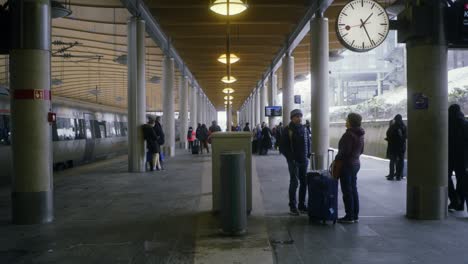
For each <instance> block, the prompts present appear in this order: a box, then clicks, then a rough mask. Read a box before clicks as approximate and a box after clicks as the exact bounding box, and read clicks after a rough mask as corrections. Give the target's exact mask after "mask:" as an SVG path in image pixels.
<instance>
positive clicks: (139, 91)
mask: <svg viewBox="0 0 468 264" xmlns="http://www.w3.org/2000/svg"><path fill="white" fill-rule="evenodd" d="M145 34H146V32H145V21H143V20H141V19H139V18H136V17H132V18H131V19H130V21H129V22H128V53H127V54H128V63H127V67H128V170H129V171H130V172H144V171H145V144H144V138H143V131H142V130H141V126H142V125H143V124H145V123H146V78H145V54H146V53H145Z"/></svg>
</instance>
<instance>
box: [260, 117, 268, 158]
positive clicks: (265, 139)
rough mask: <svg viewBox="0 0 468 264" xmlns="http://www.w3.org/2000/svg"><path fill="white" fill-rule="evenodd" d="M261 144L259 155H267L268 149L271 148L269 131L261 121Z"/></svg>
mask: <svg viewBox="0 0 468 264" xmlns="http://www.w3.org/2000/svg"><path fill="white" fill-rule="evenodd" d="M261 141H262V144H261V149H260V155H267V154H268V150H269V149H271V131H270V128H269V127H268V126H267V125H266V123H265V122H263V123H262V140H261Z"/></svg>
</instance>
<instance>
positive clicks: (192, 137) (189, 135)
mask: <svg viewBox="0 0 468 264" xmlns="http://www.w3.org/2000/svg"><path fill="white" fill-rule="evenodd" d="M187 141H188V143H189V145H188V149H189V152H190V151H191V150H192V148H193V142H194V141H195V131H193V127H189V130H188V132H187Z"/></svg>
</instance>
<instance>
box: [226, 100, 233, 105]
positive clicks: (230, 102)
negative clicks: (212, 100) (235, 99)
mask: <svg viewBox="0 0 468 264" xmlns="http://www.w3.org/2000/svg"><path fill="white" fill-rule="evenodd" d="M224 104H225V105H227V104H228V101H224ZM229 104H230V105H232V101H229Z"/></svg>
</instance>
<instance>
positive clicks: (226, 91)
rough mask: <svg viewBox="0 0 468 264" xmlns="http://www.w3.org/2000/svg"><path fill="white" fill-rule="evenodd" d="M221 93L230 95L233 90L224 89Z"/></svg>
mask: <svg viewBox="0 0 468 264" xmlns="http://www.w3.org/2000/svg"><path fill="white" fill-rule="evenodd" d="M223 93H225V94H232V93H234V89H232V88H230V87H228V88H224V89H223Z"/></svg>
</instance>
